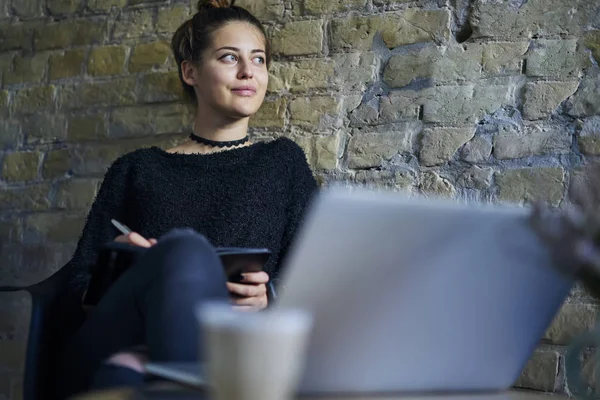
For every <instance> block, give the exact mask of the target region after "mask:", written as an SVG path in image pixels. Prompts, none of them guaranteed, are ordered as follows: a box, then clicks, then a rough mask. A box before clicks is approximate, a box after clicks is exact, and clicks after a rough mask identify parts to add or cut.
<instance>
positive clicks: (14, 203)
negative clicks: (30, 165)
mask: <svg viewBox="0 0 600 400" xmlns="http://www.w3.org/2000/svg"><path fill="white" fill-rule="evenodd" d="M49 194H50V185H49V184H48V183H40V184H35V185H30V186H21V187H16V188H3V189H2V190H0V209H2V210H3V211H11V210H19V211H43V210H47V209H48V208H49V207H50V199H49V197H48V196H49Z"/></svg>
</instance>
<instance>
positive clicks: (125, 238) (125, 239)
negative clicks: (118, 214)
mask: <svg viewBox="0 0 600 400" xmlns="http://www.w3.org/2000/svg"><path fill="white" fill-rule="evenodd" d="M115 242H119V243H129V244H130V245H133V246H139V247H152V246H154V245H155V244H156V243H157V240H156V239H146V238H145V237H143V236H142V235H140V234H139V233H136V232H131V233H129V234H127V235H119V236H117V237H116V238H115Z"/></svg>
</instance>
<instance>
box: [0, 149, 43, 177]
mask: <svg viewBox="0 0 600 400" xmlns="http://www.w3.org/2000/svg"><path fill="white" fill-rule="evenodd" d="M40 156H41V154H40V153H38V152H19V153H10V154H7V155H6V156H4V160H3V162H2V179H3V180H5V181H8V182H24V181H32V180H35V179H36V178H37V176H38V166H39V164H40Z"/></svg>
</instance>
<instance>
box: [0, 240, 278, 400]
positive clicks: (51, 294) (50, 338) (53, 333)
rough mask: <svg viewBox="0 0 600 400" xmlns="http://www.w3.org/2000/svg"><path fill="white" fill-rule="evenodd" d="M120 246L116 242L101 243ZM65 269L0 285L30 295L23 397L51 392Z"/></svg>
mask: <svg viewBox="0 0 600 400" xmlns="http://www.w3.org/2000/svg"><path fill="white" fill-rule="evenodd" d="M105 247H106V248H108V249H110V250H116V249H117V248H118V249H120V247H119V244H117V243H110V244H107V245H106V246H105ZM68 278H69V271H68V268H61V269H60V270H58V271H57V272H55V273H54V274H52V275H51V276H49V277H48V278H46V279H45V280H43V281H42V282H39V283H36V284H33V285H29V286H0V292H18V291H27V292H28V293H29V294H30V296H31V320H30V322H29V335H28V338H27V351H26V355H25V373H24V379H23V400H39V399H44V400H51V399H52V398H53V396H52V394H53V393H54V390H55V387H54V378H55V376H54V375H53V374H52V372H53V371H55V370H56V360H57V359H58V352H59V351H60V347H61V343H62V339H63V335H64V328H65V327H63V326H61V324H60V323H57V319H56V316H57V315H59V314H58V313H60V312H61V311H64V310H58V309H57V307H59V306H60V304H59V303H58V301H57V300H58V294H59V293H61V292H64V291H65V290H66V286H67V283H68ZM275 281H276V280H274V281H272V282H269V283H268V284H267V290H268V292H267V295H268V297H269V304H272V303H273V302H274V301H276V300H277V290H276V289H275V286H276V282H275Z"/></svg>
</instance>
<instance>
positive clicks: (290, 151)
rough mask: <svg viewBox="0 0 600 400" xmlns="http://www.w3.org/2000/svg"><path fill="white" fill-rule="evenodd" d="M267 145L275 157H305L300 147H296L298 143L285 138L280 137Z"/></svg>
mask: <svg viewBox="0 0 600 400" xmlns="http://www.w3.org/2000/svg"><path fill="white" fill-rule="evenodd" d="M268 145H269V146H270V147H271V149H272V150H273V151H274V153H275V154H277V155H284V156H291V157H299V156H303V157H306V155H305V153H304V150H303V149H302V147H300V145H298V143H296V142H294V141H293V140H292V139H290V138H288V137H285V136H280V137H278V138H277V139H274V140H272V141H270V142H269V143H268Z"/></svg>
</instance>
